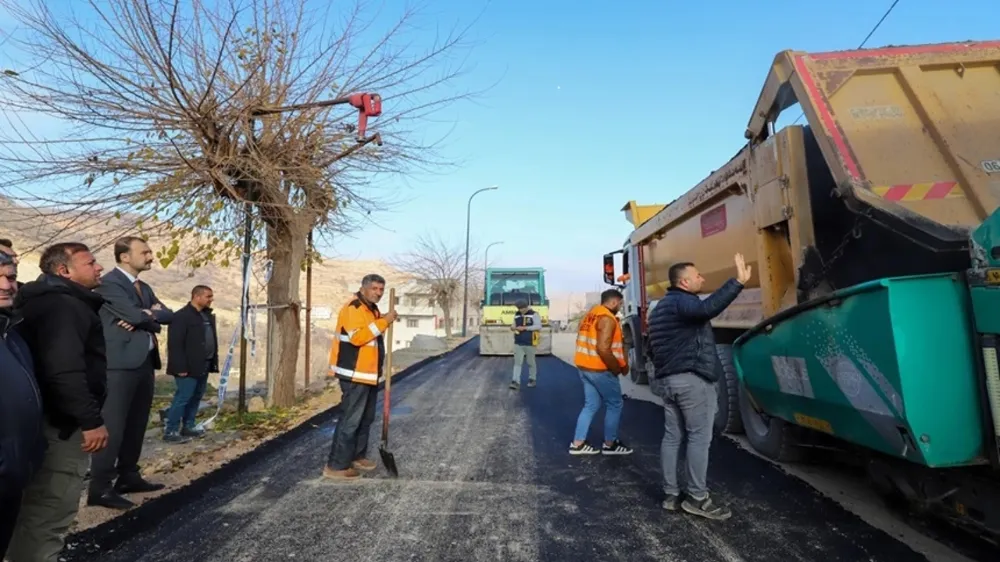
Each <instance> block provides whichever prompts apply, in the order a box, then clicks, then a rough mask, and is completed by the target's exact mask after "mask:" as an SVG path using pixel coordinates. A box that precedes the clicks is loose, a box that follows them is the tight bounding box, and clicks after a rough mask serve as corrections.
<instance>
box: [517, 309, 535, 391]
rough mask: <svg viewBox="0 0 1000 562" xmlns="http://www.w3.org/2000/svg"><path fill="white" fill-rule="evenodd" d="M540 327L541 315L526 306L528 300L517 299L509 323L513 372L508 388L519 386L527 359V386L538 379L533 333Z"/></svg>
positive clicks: (532, 384) (530, 385)
mask: <svg viewBox="0 0 1000 562" xmlns="http://www.w3.org/2000/svg"><path fill="white" fill-rule="evenodd" d="M541 329H542V317H541V316H539V315H538V313H537V312H535V311H534V310H532V309H531V307H529V306H528V301H523V300H522V301H517V312H516V313H515V314H514V320H513V322H511V324H510V330H511V331H512V332H514V373H513V375H512V376H511V379H510V389H511V390H517V389H519V388H521V367H522V365H524V360H525V359H527V360H528V386H529V387H533V386H535V383H536V382H537V381H538V361H537V360H536V359H535V351H536V350H535V346H537V345H538V343H537V341H536V339H535V335H536V334H538V331H539V330H541Z"/></svg>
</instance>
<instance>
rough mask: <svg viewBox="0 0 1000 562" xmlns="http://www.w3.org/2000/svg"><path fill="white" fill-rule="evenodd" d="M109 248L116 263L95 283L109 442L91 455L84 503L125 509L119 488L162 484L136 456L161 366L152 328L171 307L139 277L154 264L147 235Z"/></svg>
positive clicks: (141, 488)
mask: <svg viewBox="0 0 1000 562" xmlns="http://www.w3.org/2000/svg"><path fill="white" fill-rule="evenodd" d="M114 252H115V268H114V269H112V270H111V271H109V272H108V273H106V274H105V275H104V277H103V278H102V279H101V285H100V286H99V287H98V288H97V289H96V291H97V293H99V294H100V295H101V296H102V297H104V300H105V304H104V306H102V307H101V323H102V325H103V327H104V339H105V341H106V342H107V350H108V351H107V356H108V399H107V401H105V403H104V409H103V411H102V414H103V416H104V421H105V423H106V424H107V427H108V434H109V439H108V447H107V448H106V449H104V450H103V451H101V452H99V453H96V454H94V455H93V457H92V459H91V467H90V490H89V493H88V497H87V504H88V505H100V506H104V507H109V508H112V509H128V508H130V507H133V506H134V505H135V504H134V503H133V502H132V501H131V500H129V499H128V498H126V497H124V496H123V495H122V494H129V493H144V492H155V491H157V490H161V489H163V484H154V483H152V482H149V481H147V480H146V479H144V478H143V477H142V475H141V474H140V473H139V456H140V455H141V453H142V443H143V437H144V436H145V433H146V424H147V423H148V422H149V409H150V407H151V406H152V403H153V379H154V376H155V372H156V369H159V368H160V367H161V363H160V351H159V347H158V341H157V337H156V334H159V333H160V330H161V326H162V325H164V324H169V323H170V321H171V319H172V318H173V315H174V313H173V312H172V311H171V310H170V309H169V308H167V307H166V306H164V305H163V303H161V302H160V300H159V299H157V298H156V294H155V293H154V292H153V289H152V287H150V286H149V285H148V284H147V283H145V282H143V281H140V280H139V279H138V277H139V274H140V273H141V272H143V271H148V270H149V269H150V268H151V267H152V265H153V251H152V250H151V249H150V248H149V245H148V244H147V243H146V241H145V240H143V239H142V238H138V237H135V236H126V237H124V238H120V239H118V240H117V241H115V246H114ZM112 483H114V486H112Z"/></svg>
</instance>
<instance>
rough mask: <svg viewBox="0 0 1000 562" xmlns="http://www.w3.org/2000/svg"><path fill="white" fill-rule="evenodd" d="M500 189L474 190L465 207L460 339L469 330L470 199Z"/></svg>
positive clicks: (493, 186)
mask: <svg viewBox="0 0 1000 562" xmlns="http://www.w3.org/2000/svg"><path fill="white" fill-rule="evenodd" d="M494 189H500V186H499V185H491V186H490V187H484V188H482V189H479V190H476V191H475V192H473V194H472V195H470V196H469V202H468V204H467V205H466V206H465V290H464V291H463V292H462V337H463V338H464V337H465V336H466V332H467V331H468V329H469V228H470V227H471V226H472V198H473V197H475V196H476V195H479V194H480V193H482V192H484V191H491V190H494Z"/></svg>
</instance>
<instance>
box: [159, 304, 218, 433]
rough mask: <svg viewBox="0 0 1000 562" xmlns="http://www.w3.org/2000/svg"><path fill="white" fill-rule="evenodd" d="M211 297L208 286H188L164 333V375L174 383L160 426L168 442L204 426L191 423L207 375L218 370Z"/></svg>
mask: <svg viewBox="0 0 1000 562" xmlns="http://www.w3.org/2000/svg"><path fill="white" fill-rule="evenodd" d="M213 298H214V295H213V293H212V289H211V287H206V286H205V285H198V286H196V287H195V288H194V289H191V302H189V303H188V304H187V305H186V306H184V308H182V309H180V310H178V311H177V312H175V313H174V318H173V320H172V321H171V323H170V330H169V331H168V332H167V374H168V375H173V377H174V382H175V383H177V390H176V391H175V392H174V400H173V403H171V404H170V410H168V411H167V423H166V427H165V428H164V429H163V440H164V441H166V442H168V443H180V442H183V441H186V440H187V438H188V437H201V436H203V435H204V434H205V430H204V429H200V428H198V427H196V426H195V424H194V418H195V416H196V415H197V414H198V405H199V404H200V403H201V399H202V397H203V396H204V395H205V386H206V384H207V382H208V374H209V373H218V372H219V337H218V333H217V332H216V328H215V314H213V313H212V308H211V307H212V299H213ZM182 422H183V425H182Z"/></svg>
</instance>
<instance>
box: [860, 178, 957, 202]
mask: <svg viewBox="0 0 1000 562" xmlns="http://www.w3.org/2000/svg"><path fill="white" fill-rule="evenodd" d="M872 191H874V192H875V194H876V195H878V196H879V197H881V198H882V199H885V200H887V201H926V200H928V199H952V198H954V197H963V195H964V194H963V193H962V189H961V187H959V185H958V182H954V181H936V182H928V183H908V184H898V185H877V186H875V187H872Z"/></svg>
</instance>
